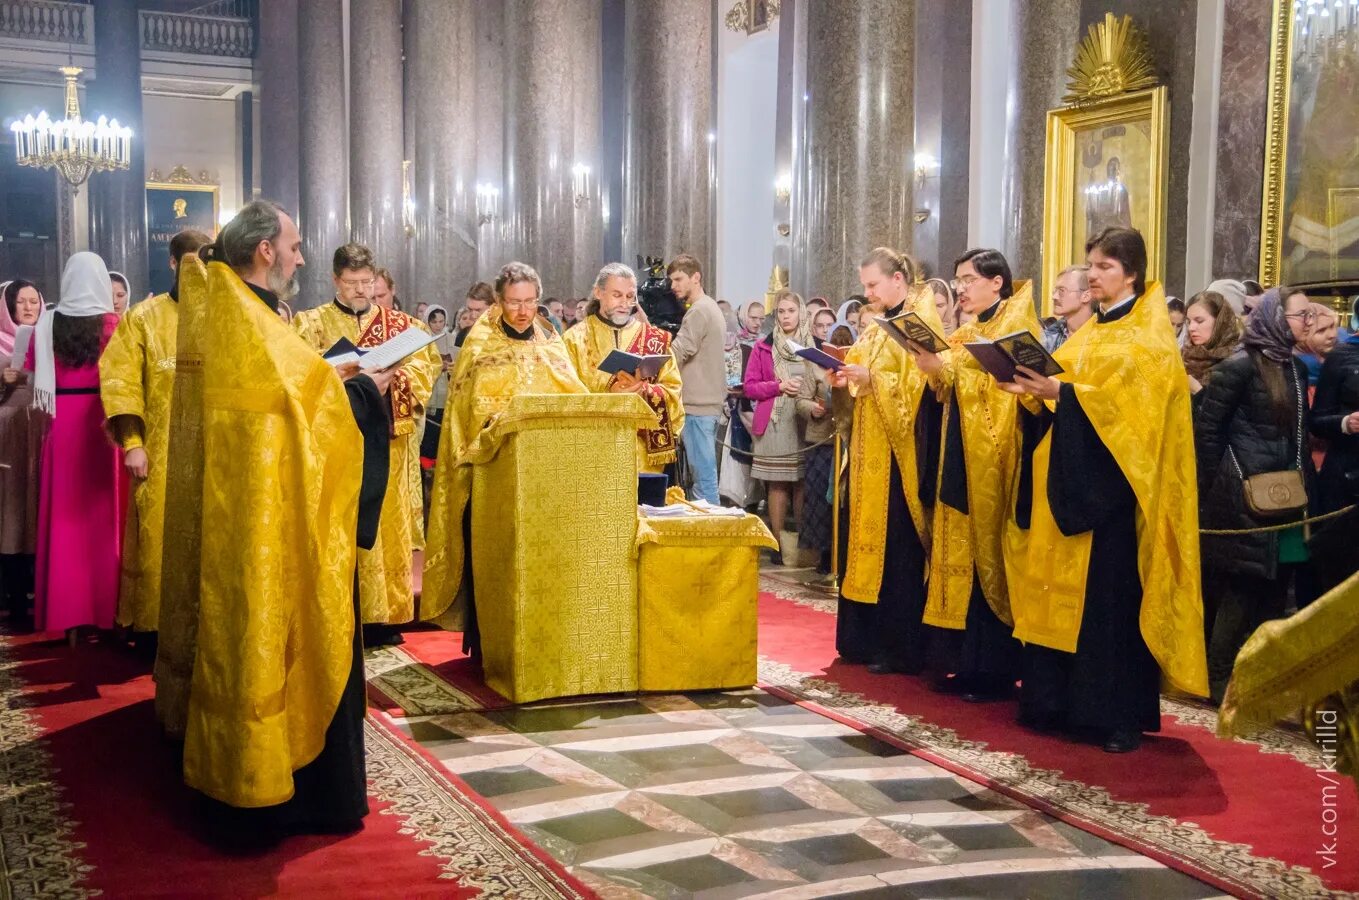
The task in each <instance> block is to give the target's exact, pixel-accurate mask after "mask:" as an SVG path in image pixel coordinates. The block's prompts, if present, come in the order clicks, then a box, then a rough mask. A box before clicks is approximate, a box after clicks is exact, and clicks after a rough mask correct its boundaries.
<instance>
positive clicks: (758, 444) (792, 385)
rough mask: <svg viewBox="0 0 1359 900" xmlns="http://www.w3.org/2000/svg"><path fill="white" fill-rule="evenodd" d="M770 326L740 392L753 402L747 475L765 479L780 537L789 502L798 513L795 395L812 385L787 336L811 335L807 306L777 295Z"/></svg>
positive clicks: (779, 561) (802, 340) (801, 339)
mask: <svg viewBox="0 0 1359 900" xmlns="http://www.w3.org/2000/svg"><path fill="white" fill-rule="evenodd" d="M774 316H775V322H774V328H773V331H772V332H771V333H770V334H769V335H768V336H767V337H763V338H760V339H759V340H758V341H756V342H755V346H754V347H753V348H752V349H751V352H750V362H749V363H748V364H747V365H746V377H745V392H746V396H747V397H748V398H750V399H751V400H752V401H754V402H755V422H754V427H753V428H752V429H751V431H752V433H753V436H754V440H755V450H754V455H755V463H754V465H752V466H751V469H750V474H751V477H752V478H757V479H759V480H760V481H763V482H764V483H765V487H766V488H767V489H768V491H769V527H770V528H771V529H772V530H773V532H774V536H775V538H776V539H781V537H782V534H783V527H784V523H785V522H786V521H787V518H788V507H789V500H790V499H791V501H792V504H791V505H792V507H793V521H795V522H796V521H799V520H800V519H801V517H802V479H803V462H802V455H801V452H800V451H801V450H802V443H803V442H802V435H801V425H800V424H799V420H798V415H797V399H798V397H799V396H800V395H802V394H803V393H804V392H806V393H807V394H810V390H811V385H810V383H807V381H806V379H805V378H804V377H803V376H804V373H805V368H804V366H803V363H802V358H801V357H799V356H797V355H795V354H794V353H793V350H792V348H790V347H789V346H788V342H789V340H790V339H791V340H793V341H796V342H797V343H798V344H801V345H802V346H804V347H809V346H811V343H812V340H811V337H810V336H809V334H808V328H807V308H806V304H804V303H803V302H802V298H801V297H800V296H798V295H797V294H795V293H793V292H792V291H784V292H782V293H781V294H779V296H778V298H777V300H776V301H775V304H774ZM774 563H775V564H776V565H783V556H782V554H780V553H775V554H774Z"/></svg>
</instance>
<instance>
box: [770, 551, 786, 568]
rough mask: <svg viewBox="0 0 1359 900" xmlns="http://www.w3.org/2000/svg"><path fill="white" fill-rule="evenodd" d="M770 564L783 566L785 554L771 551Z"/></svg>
mask: <svg viewBox="0 0 1359 900" xmlns="http://www.w3.org/2000/svg"><path fill="white" fill-rule="evenodd" d="M769 564H770V565H772V566H782V565H783V554H782V553H778V552H771V553H770V554H769Z"/></svg>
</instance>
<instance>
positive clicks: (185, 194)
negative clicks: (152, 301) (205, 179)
mask: <svg viewBox="0 0 1359 900" xmlns="http://www.w3.org/2000/svg"><path fill="white" fill-rule="evenodd" d="M180 168H182V167H177V168H176V170H175V173H171V177H172V178H173V177H174V175H175V174H176V173H177V172H179V171H180ZM157 174H159V173H155V172H153V173H152V175H153V176H154V175H157ZM218 190H219V189H218V187H217V185H215V184H185V183H183V182H180V181H178V180H175V181H148V182H147V183H146V261H147V266H148V268H149V271H150V276H151V281H150V288H151V293H153V294H164V293H165V292H167V291H169V290H170V286H171V284H173V278H174V276H173V274H172V273H171V272H170V238H172V237H174V236H175V234H176V233H178V232H180V231H183V230H184V229H186V228H196V229H198V230H199V231H202V232H204V233H205V234H210V235H216V234H217V212H218Z"/></svg>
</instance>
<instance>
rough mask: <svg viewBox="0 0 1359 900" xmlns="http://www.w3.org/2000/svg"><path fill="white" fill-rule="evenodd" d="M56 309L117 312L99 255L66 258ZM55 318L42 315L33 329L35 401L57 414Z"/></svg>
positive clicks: (77, 315)
mask: <svg viewBox="0 0 1359 900" xmlns="http://www.w3.org/2000/svg"><path fill="white" fill-rule="evenodd" d="M55 312H59V313H61V314H62V315H63V316H71V317H73V318H85V317H88V316H104V315H109V314H111V313H112V312H113V286H112V285H111V284H110V282H109V270H108V267H107V266H105V265H104V261H103V260H102V259H100V258H99V256H98V255H96V254H94V253H91V252H89V251H88V250H82V251H80V252H79V253H76V254H73V255H72V256H71V258H70V259H68V260H67V261H66V269H65V271H63V272H62V274H61V302H60V303H58V304H57V308H56V310H55ZM55 321H56V316H42V317H41V318H39V319H38V324H37V326H36V327H35V328H34V329H33V364H34V366H33V367H34V372H33V405H34V406H35V407H37V408H38V409H40V410H42V411H43V412H45V413H47V414H48V415H49V416H53V417H55V416H56V414H57V402H56V401H57V367H56V357H55V355H54V354H53V352H52V323H53V322H55Z"/></svg>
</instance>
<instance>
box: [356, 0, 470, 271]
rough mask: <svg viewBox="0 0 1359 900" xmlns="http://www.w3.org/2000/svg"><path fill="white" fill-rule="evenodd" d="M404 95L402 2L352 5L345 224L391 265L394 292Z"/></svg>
mask: <svg viewBox="0 0 1359 900" xmlns="http://www.w3.org/2000/svg"><path fill="white" fill-rule="evenodd" d="M452 49H453V48H452V47H447V48H445V52H448V53H451V52H452ZM401 95H402V78H401V0H363V2H362V3H351V4H350V6H349V224H350V228H351V230H352V232H353V239H354V240H355V241H358V242H359V243H360V244H363V245H365V246H366V247H368V248H369V249H370V250H372V251H373V256H374V257H375V258H376V259H377V264H378V265H379V266H384V267H386V268H388V269H390V270H391V272H392V274H393V276H395V278H396V282H397V291H398V293H401V292H403V291H404V288H405V287H406V286H407V280H406V230H405V216H404V210H403V197H402V185H401V161H402V159H403V158H404V150H405V145H404V140H403V122H402V96H401ZM441 124H442V125H443V127H445V128H447V127H457V126H456V124H455V123H454V122H451V121H450V122H444V123H441Z"/></svg>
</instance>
